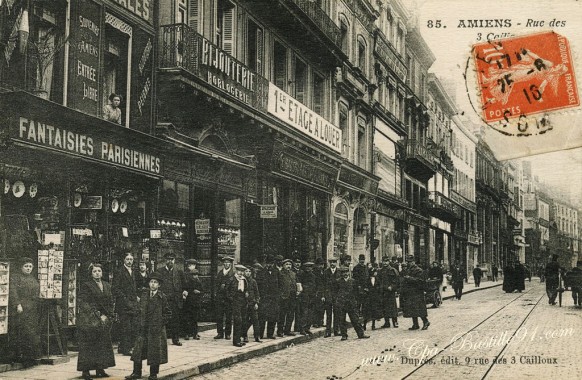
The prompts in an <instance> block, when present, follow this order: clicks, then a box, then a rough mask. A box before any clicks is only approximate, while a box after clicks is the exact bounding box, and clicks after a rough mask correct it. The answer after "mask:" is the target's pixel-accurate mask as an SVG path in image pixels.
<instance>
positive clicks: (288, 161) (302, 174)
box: [274, 152, 334, 192]
mask: <svg viewBox="0 0 582 380" xmlns="http://www.w3.org/2000/svg"><path fill="white" fill-rule="evenodd" d="M274 169H275V170H276V171H279V172H281V173H284V174H288V175H292V176H294V177H297V178H300V179H303V180H305V181H307V182H309V183H310V184H311V185H313V186H319V187H321V188H323V189H324V190H325V191H328V192H331V191H332V189H333V184H334V178H333V177H332V175H331V174H329V173H327V172H325V171H323V170H322V169H321V168H319V167H317V166H315V165H313V164H311V163H309V162H307V161H305V160H302V159H300V158H297V157H294V156H292V155H290V154H287V153H285V152H280V154H279V156H278V157H277V160H276V162H275V168H274Z"/></svg>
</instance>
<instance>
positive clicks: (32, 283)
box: [8, 273, 41, 359]
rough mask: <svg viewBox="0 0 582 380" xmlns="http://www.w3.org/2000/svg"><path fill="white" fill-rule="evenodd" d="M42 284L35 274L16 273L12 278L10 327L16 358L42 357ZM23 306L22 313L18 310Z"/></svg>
mask: <svg viewBox="0 0 582 380" xmlns="http://www.w3.org/2000/svg"><path fill="white" fill-rule="evenodd" d="M39 293H40V285H39V284H38V281H37V279H36V278H35V277H34V275H33V274H28V275H25V274H22V273H15V274H14V275H12V276H11V279H10V297H9V298H8V300H9V302H10V313H9V314H8V315H9V319H10V321H9V323H8V329H9V332H10V340H11V342H12V343H13V346H12V347H13V348H14V352H13V354H14V355H15V357H16V359H37V358H39V357H40V355H41V352H40V332H39V322H40V309H39V307H40V302H39V301H40V300H39ZM18 305H20V306H22V313H18V312H17V311H16V308H17V306H18Z"/></svg>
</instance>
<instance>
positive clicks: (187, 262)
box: [185, 259, 198, 265]
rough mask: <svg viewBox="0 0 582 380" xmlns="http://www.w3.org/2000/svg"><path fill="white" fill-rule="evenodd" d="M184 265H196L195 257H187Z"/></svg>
mask: <svg viewBox="0 0 582 380" xmlns="http://www.w3.org/2000/svg"><path fill="white" fill-rule="evenodd" d="M185 264H186V265H198V260H196V259H188V260H186V262H185Z"/></svg>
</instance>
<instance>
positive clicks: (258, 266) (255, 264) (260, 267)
mask: <svg viewBox="0 0 582 380" xmlns="http://www.w3.org/2000/svg"><path fill="white" fill-rule="evenodd" d="M253 268H255V269H257V270H261V269H263V266H262V265H261V264H259V263H254V264H253Z"/></svg>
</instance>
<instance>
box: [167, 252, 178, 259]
mask: <svg viewBox="0 0 582 380" xmlns="http://www.w3.org/2000/svg"><path fill="white" fill-rule="evenodd" d="M175 258H176V254H174V253H172V252H168V253H166V254H165V255H164V259H166V260H171V259H175Z"/></svg>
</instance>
